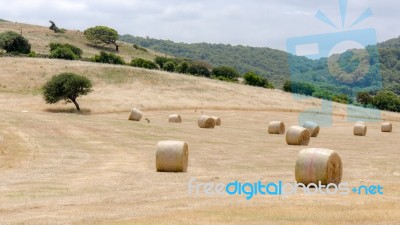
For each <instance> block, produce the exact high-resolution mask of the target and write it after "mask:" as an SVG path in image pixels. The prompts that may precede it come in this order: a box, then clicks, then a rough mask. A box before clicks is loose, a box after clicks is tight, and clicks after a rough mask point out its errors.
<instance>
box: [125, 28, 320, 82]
mask: <svg viewBox="0 0 400 225" xmlns="http://www.w3.org/2000/svg"><path fill="white" fill-rule="evenodd" d="M121 40H122V41H125V42H129V43H134V44H137V45H140V46H142V47H145V48H149V49H153V50H155V51H158V52H162V53H165V54H169V55H173V56H175V57H181V58H188V59H193V60H202V61H205V62H208V63H210V64H212V65H213V66H223V65H228V66H231V67H234V68H236V69H237V70H238V71H239V72H240V73H246V72H248V71H253V72H256V73H258V74H260V75H262V76H264V77H266V78H268V79H270V80H271V81H272V82H273V83H274V84H275V86H278V87H282V85H283V82H284V81H285V80H287V79H289V77H290V73H289V67H288V57H287V53H286V52H284V51H280V50H275V49H271V48H258V47H248V46H241V45H239V46H232V45H225V44H208V43H197V44H185V43H175V42H172V41H164V40H157V39H153V38H141V37H135V36H131V35H123V36H121ZM297 60H298V61H299V63H301V64H303V65H309V64H312V63H313V62H312V60H309V59H307V58H304V57H299V58H298V59H297Z"/></svg>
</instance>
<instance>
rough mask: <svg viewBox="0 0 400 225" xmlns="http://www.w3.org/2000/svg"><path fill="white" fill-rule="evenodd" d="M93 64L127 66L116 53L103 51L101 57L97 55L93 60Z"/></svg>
mask: <svg viewBox="0 0 400 225" xmlns="http://www.w3.org/2000/svg"><path fill="white" fill-rule="evenodd" d="M92 61H93V62H98V63H108V64H117V65H125V61H124V60H123V59H122V58H121V56H118V55H116V54H114V53H107V52H105V51H101V52H100V55H95V56H94V57H93V58H92Z"/></svg>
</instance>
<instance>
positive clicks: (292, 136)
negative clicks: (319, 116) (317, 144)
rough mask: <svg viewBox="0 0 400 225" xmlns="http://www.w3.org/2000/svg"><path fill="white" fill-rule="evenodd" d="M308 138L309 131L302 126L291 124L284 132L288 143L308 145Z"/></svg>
mask: <svg viewBox="0 0 400 225" xmlns="http://www.w3.org/2000/svg"><path fill="white" fill-rule="evenodd" d="M310 138H311V135H310V131H309V130H307V129H306V128H304V127H299V126H293V127H290V128H289V129H288V131H287V132H286V143H287V144H288V145H308V143H309V142H310Z"/></svg>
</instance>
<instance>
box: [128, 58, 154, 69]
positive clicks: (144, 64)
mask: <svg viewBox="0 0 400 225" xmlns="http://www.w3.org/2000/svg"><path fill="white" fill-rule="evenodd" d="M130 65H131V66H134V67H140V68H146V69H157V68H158V66H157V64H155V63H154V62H152V61H149V60H145V59H142V58H135V59H132V61H131V64H130Z"/></svg>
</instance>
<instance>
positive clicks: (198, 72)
mask: <svg viewBox="0 0 400 225" xmlns="http://www.w3.org/2000/svg"><path fill="white" fill-rule="evenodd" d="M187 72H188V73H189V74H192V75H195V76H204V77H210V76H211V72H210V70H209V65H207V64H205V63H202V62H193V63H191V64H190V65H189V68H188V69H187Z"/></svg>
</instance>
